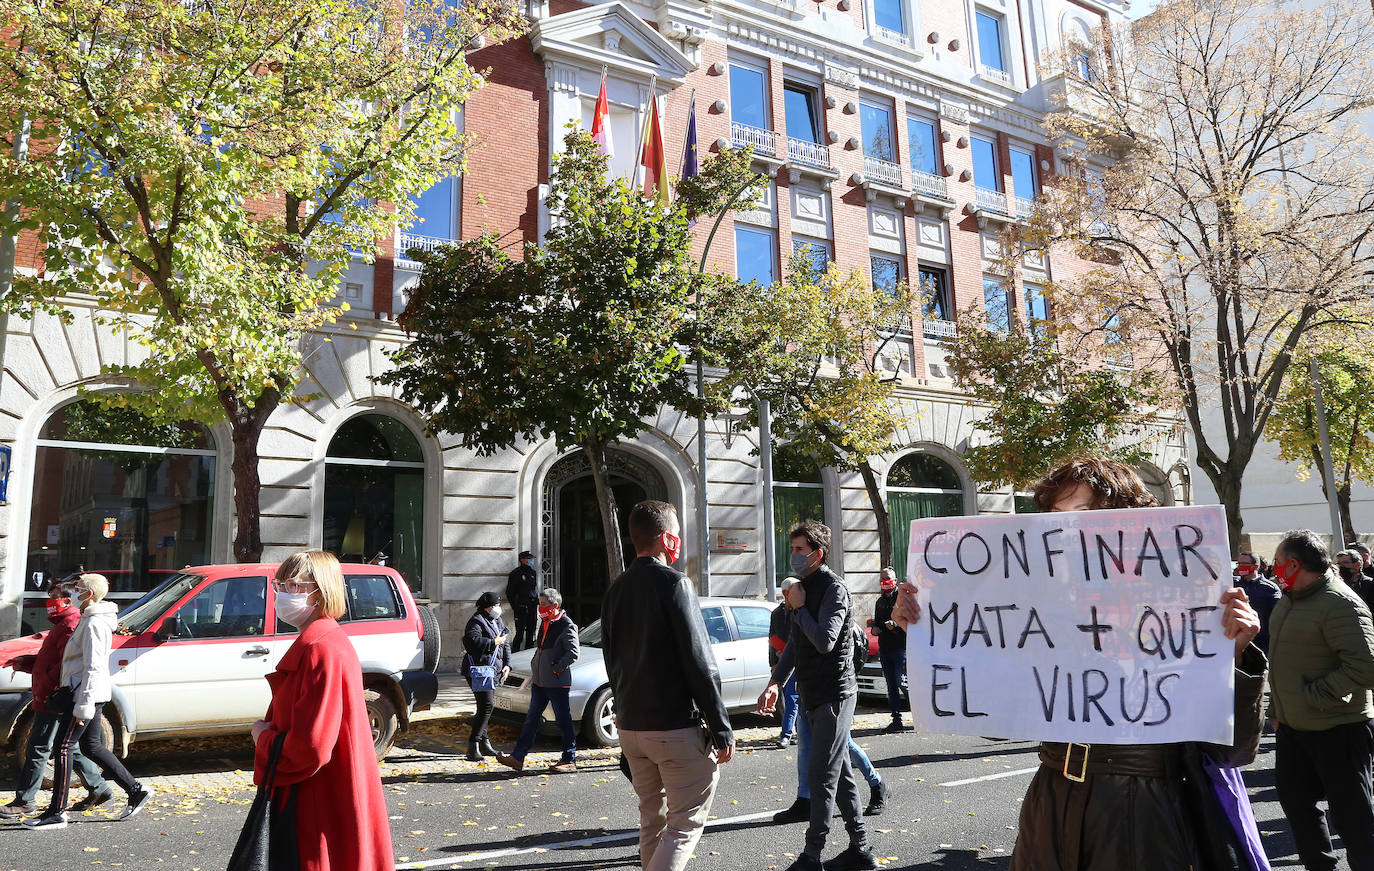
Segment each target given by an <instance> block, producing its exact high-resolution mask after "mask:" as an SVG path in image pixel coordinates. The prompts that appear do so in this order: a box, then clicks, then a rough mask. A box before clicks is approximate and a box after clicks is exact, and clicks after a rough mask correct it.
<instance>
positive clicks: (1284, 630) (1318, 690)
mask: <svg viewBox="0 0 1374 871" xmlns="http://www.w3.org/2000/svg"><path fill="white" fill-rule="evenodd" d="M1274 572H1275V574H1276V576H1277V577H1278V579H1279V586H1280V587H1282V588H1283V599H1282V601H1280V602H1279V604H1278V606H1277V607H1275V608H1274V615H1273V617H1272V618H1271V623H1270V633H1271V636H1270V645H1271V646H1272V649H1273V652H1274V660H1273V662H1274V664H1273V668H1272V669H1271V674H1270V678H1271V691H1270V695H1269V712H1270V714H1271V715H1272V716H1273V717H1274V721H1275V723H1276V724H1277V738H1276V741H1275V759H1274V780H1275V786H1276V787H1277V788H1278V793H1279V804H1280V805H1281V806H1282V807H1283V813H1284V816H1286V817H1287V818H1288V825H1289V827H1291V828H1292V830H1293V841H1294V843H1295V844H1296V845H1297V849H1298V858H1299V859H1300V860H1301V861H1302V863H1303V865H1304V866H1305V867H1306V868H1307V869H1308V871H1331V869H1334V868H1335V867H1336V865H1337V861H1336V854H1335V851H1334V850H1333V848H1332V846H1331V833H1330V831H1329V830H1328V829H1327V823H1326V819H1327V814H1326V813H1323V811H1322V809H1321V808H1320V807H1319V806H1318V803H1319V802H1321V801H1322V800H1323V799H1325V800H1326V803H1327V809H1328V811H1329V813H1330V817H1331V822H1332V824H1334V825H1335V828H1336V832H1337V833H1338V834H1340V836H1341V842H1342V843H1343V844H1344V845H1345V856H1346V860H1347V861H1348V862H1349V863H1350V868H1351V871H1374V797H1372V796H1371V787H1370V783H1371V773H1374V768H1372V763H1374V725H1372V724H1371V718H1374V699H1372V698H1371V695H1370V690H1371V688H1374V624H1371V622H1370V613H1369V608H1368V607H1367V606H1366V605H1365V603H1364V602H1363V600H1361V599H1360V597H1359V596H1357V595H1355V593H1354V592H1353V591H1352V590H1351V589H1350V588H1349V587H1347V586H1346V585H1345V584H1342V583H1337V582H1336V581H1335V579H1333V578H1332V577H1331V557H1330V556H1329V554H1328V552H1327V550H1326V547H1325V546H1324V545H1323V544H1322V542H1321V539H1320V538H1319V537H1318V536H1317V534H1316V533H1315V532H1313V531H1311V530H1310V529H1299V530H1294V531H1292V532H1289V533H1287V534H1285V535H1284V537H1283V539H1282V540H1281V541H1280V542H1279V546H1278V548H1277V549H1276V550H1275V551H1274Z"/></svg>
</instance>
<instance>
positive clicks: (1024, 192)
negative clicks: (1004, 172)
mask: <svg viewBox="0 0 1374 871" xmlns="http://www.w3.org/2000/svg"><path fill="white" fill-rule="evenodd" d="M1011 187H1012V191H1013V192H1015V194H1016V195H1017V196H1018V197H1025V198H1026V199H1032V198H1034V197H1035V195H1036V194H1037V193H1038V191H1037V190H1036V185H1035V155H1033V154H1031V153H1030V152H1028V151H1021V150H1019V149H1016V148H1013V149H1012V150H1011Z"/></svg>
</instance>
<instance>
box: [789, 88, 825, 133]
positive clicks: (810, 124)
mask: <svg viewBox="0 0 1374 871" xmlns="http://www.w3.org/2000/svg"><path fill="white" fill-rule="evenodd" d="M782 92H783V94H782V95H783V101H782V102H783V109H784V111H786V113H787V118H786V123H787V136H788V138H789V139H799V140H801V141H803V142H813V143H819V142H820V141H821V123H820V112H819V111H818V107H819V105H820V100H819V98H818V96H817V94H816V89H815V88H813V87H811V86H810V85H802V84H798V83H797V82H783V85H782Z"/></svg>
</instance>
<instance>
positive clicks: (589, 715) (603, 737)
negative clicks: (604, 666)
mask: <svg viewBox="0 0 1374 871" xmlns="http://www.w3.org/2000/svg"><path fill="white" fill-rule="evenodd" d="M582 734H583V735H584V736H585V737H586V739H587V743H588V744H590V745H591V746H593V747H610V746H611V745H612V744H616V743H618V742H619V741H620V730H619V729H617V728H616V726H615V699H614V698H612V697H611V688H610V687H602V688H601V689H599V690H597V692H596V695H594V696H592V700H591V701H590V702H588V703H587V711H586V713H584V714H583V715H582Z"/></svg>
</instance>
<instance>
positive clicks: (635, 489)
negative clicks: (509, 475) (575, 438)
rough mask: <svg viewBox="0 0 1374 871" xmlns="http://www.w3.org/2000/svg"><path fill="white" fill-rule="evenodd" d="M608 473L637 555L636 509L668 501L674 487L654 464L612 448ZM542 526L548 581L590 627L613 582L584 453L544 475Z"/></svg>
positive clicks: (622, 524) (623, 527)
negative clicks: (632, 525) (631, 527)
mask: <svg viewBox="0 0 1374 871" xmlns="http://www.w3.org/2000/svg"><path fill="white" fill-rule="evenodd" d="M606 471H607V473H608V475H609V476H610V484H611V488H612V490H613V491H614V492H615V496H616V506H617V508H618V509H619V513H620V532H621V536H622V538H623V540H624V541H623V544H624V547H625V553H626V556H627V558H628V557H629V555H631V554H633V553H634V550H633V549H632V548H631V547H630V543H629V539H628V537H627V536H626V518H627V517H628V514H629V510H630V508H631V507H632V506H633V505H634V504H635V503H636V502H639V501H641V500H644V499H664V500H666V499H667V498H668V496H669V493H668V486H667V484H666V483H665V482H664V479H663V475H662V474H660V473H659V471H658V469H656V468H655V467H654V465H653V464H652V463H650V462H649V461H647V460H645V459H644V458H642V457H640V456H638V455H636V454H632V453H629V452H627V451H622V450H617V449H615V448H607V450H606ZM539 524H540V553H539V569H540V571H539V575H540V578H541V579H542V583H543V584H544V585H545V586H550V587H555V588H557V589H558V590H559V592H561V593H562V594H563V603H564V608H565V609H566V610H567V611H568V614H569V615H571V616H572V618H573V620H574V622H576V623H577V624H578V625H579V626H585V625H586V624H588V623H590V622H591V621H593V620H595V619H597V617H599V616H600V614H601V596H602V594H603V593H604V592H605V589H606V585H607V584H608V583H609V582H610V572H609V571H608V569H607V567H606V543H605V540H604V537H603V533H602V529H601V516H600V514H599V513H598V509H597V504H596V491H595V486H594V484H593V482H592V470H591V465H590V464H589V463H588V461H587V456H586V454H585V453H583V452H582V451H580V450H579V451H574V452H573V453H571V454H568V455H567V456H565V457H562V458H560V459H559V460H558V461H557V462H555V463H554V464H553V466H552V467H550V469H549V471H548V474H547V475H545V476H544V486H543V491H542V494H541V499H540V516H539Z"/></svg>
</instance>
